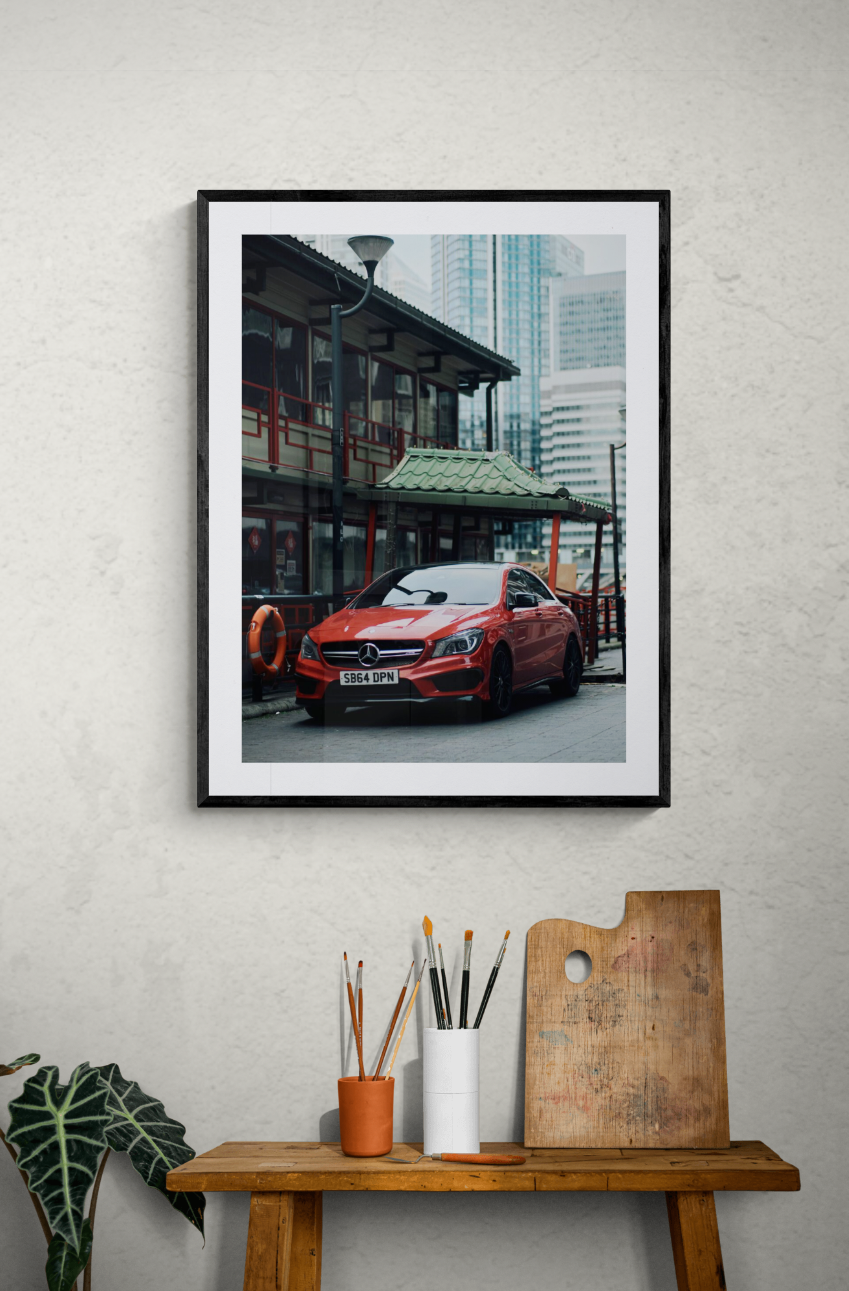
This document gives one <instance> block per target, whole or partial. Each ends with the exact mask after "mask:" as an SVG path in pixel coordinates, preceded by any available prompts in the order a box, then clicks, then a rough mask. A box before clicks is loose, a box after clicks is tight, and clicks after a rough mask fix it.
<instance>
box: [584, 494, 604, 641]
mask: <svg viewBox="0 0 849 1291" xmlns="http://www.w3.org/2000/svg"><path fill="white" fill-rule="evenodd" d="M603 531H604V524H603V522H602V521H601V520H599V521H598V523H597V524H596V527H595V556H594V557H593V590H592V597H591V599H590V631H589V638H590V640H589V647H590V652H589V658H588V662H589V663H590V664H593V663H595V657H596V654H597V653H598V584H599V575H600V572H601V535H602V533H603Z"/></svg>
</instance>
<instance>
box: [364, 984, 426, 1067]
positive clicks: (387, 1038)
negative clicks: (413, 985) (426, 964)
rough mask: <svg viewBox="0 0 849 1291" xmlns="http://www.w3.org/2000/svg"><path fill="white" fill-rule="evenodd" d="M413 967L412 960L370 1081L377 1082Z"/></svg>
mask: <svg viewBox="0 0 849 1291" xmlns="http://www.w3.org/2000/svg"><path fill="white" fill-rule="evenodd" d="M415 966H416V961H415V960H413V962H412V964H411V965H410V968H409V971H408V973H407V980H406V982H405V983H404V985H403V986H402V987H401V994H400V995H399V996H398V1003H397V1004H396V1005H395V1012H394V1013H393V1014H392V1021H391V1022H390V1023H389V1030H388V1031H387V1033H386V1042H385V1044H384V1046H383V1051H382V1053H381V1055H380V1057H379V1058H378V1060H377V1066H376V1067H375V1069H374V1075H373V1076H372V1080H377V1078H378V1076H379V1075H380V1069H381V1067H382V1066H383V1059H384V1058H385V1057H386V1050H387V1049H388V1048H389V1041H390V1040H391V1039H392V1032H393V1031H394V1030H395V1023H396V1022H397V1021H398V1014H399V1013H400V1012H401V1005H402V1004H403V1003H404V996H405V995H406V994H407V987H408V985H409V983H410V973H412V971H413V969H414V968H415Z"/></svg>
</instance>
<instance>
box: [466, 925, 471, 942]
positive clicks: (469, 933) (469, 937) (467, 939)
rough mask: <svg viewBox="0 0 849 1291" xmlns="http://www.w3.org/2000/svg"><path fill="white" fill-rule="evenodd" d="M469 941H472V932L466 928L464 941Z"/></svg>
mask: <svg viewBox="0 0 849 1291" xmlns="http://www.w3.org/2000/svg"><path fill="white" fill-rule="evenodd" d="M471 940H472V930H471V928H467V929H466V941H471Z"/></svg>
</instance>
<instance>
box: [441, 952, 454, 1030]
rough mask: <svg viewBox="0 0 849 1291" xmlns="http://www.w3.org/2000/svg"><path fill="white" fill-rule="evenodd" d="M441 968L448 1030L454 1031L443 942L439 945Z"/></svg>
mask: <svg viewBox="0 0 849 1291" xmlns="http://www.w3.org/2000/svg"><path fill="white" fill-rule="evenodd" d="M438 944H439V967H440V969H441V970H442V989H443V990H444V991H445V1014H446V1020H447V1022H448V1030H449V1031H453V1030H454V1023H453V1022H452V1021H451V1003H450V1001H449V999H448V978H447V977H446V976H445V960H444V959H443V958H442V942H441V941H440V942H439V943H438Z"/></svg>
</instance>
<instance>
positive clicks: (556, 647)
mask: <svg viewBox="0 0 849 1291" xmlns="http://www.w3.org/2000/svg"><path fill="white" fill-rule="evenodd" d="M525 578H526V580H527V582H528V583H529V585H530V589H531V591H532V592H534V594H535V595H536V598H537V609H538V611H539V615H540V619H541V625H542V626H541V642H540V665H541V670H542V671H541V675H542V676H544V677H554V676H556V675H557V674H558V673H560V672H562V671H563V663H564V661H565V658H566V640H567V637H568V634H569V616H568V613H567V611H566V609H565V607H564V606H563V605H561V603H560V601H558V599H557V597H556V596H555V595H554V593H553V592H552V591H551V588H549V587H546V585H545V583H544V582H543V581H542V579H541V578H537V576H536V574H533V573H531V571H530V570H529V569H528V570H526V571H525Z"/></svg>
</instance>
